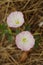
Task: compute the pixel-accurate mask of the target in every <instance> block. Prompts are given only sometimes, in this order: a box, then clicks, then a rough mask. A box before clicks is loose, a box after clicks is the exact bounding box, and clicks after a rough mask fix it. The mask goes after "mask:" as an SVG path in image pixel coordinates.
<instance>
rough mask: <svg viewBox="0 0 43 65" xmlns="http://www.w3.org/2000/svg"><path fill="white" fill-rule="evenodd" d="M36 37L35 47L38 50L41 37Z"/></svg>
mask: <svg viewBox="0 0 43 65" xmlns="http://www.w3.org/2000/svg"><path fill="white" fill-rule="evenodd" d="M34 37H35V46H34V47H35V48H38V46H39V43H40V41H41V38H40V35H35V36H34Z"/></svg>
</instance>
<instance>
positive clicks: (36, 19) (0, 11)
mask: <svg viewBox="0 0 43 65" xmlns="http://www.w3.org/2000/svg"><path fill="white" fill-rule="evenodd" d="M14 11H21V12H22V13H23V14H24V18H25V23H24V24H23V26H21V27H19V28H17V29H11V28H9V27H8V25H7V24H6V19H7V17H8V15H9V14H10V13H11V12H14ZM42 21H43V0H0V65H43V26H41V27H39V23H40V22H42ZM24 30H25V31H26V30H27V31H30V32H31V33H32V34H35V33H39V34H38V35H36V34H35V35H34V38H35V40H37V41H36V45H35V47H34V48H33V50H32V51H31V52H30V53H29V54H28V55H27V54H26V53H24V52H22V51H21V50H20V49H18V48H17V46H16V45H15V36H16V35H17V34H18V33H19V32H21V31H24ZM22 53H24V54H25V57H26V58H24V55H23V54H22ZM22 55H23V56H22ZM20 57H22V58H23V59H24V60H25V61H24V60H23V61H24V62H20V60H21V59H20Z"/></svg>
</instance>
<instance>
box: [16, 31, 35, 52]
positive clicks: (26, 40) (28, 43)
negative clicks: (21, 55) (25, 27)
mask: <svg viewBox="0 0 43 65" xmlns="http://www.w3.org/2000/svg"><path fill="white" fill-rule="evenodd" d="M34 44H35V39H34V37H33V35H32V34H31V33H30V32H28V31H23V32H21V33H19V34H18V35H17V36H16V45H17V47H18V48H19V49H21V50H22V51H29V50H30V49H31V48H33V46H34Z"/></svg>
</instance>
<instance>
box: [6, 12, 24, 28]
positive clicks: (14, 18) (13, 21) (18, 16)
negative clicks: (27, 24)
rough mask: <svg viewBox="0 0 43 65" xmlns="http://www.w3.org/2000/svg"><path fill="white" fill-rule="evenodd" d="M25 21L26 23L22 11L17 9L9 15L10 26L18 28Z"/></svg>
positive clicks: (8, 22)
mask: <svg viewBox="0 0 43 65" xmlns="http://www.w3.org/2000/svg"><path fill="white" fill-rule="evenodd" d="M23 23H24V16H23V13H22V12H19V11H15V12H12V13H11V14H10V15H9V16H8V17H7V24H8V26H9V27H13V28H17V27H20V26H22V25H23Z"/></svg>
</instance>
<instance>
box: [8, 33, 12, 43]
mask: <svg viewBox="0 0 43 65" xmlns="http://www.w3.org/2000/svg"><path fill="white" fill-rule="evenodd" d="M7 40H8V42H12V41H13V36H12V35H10V34H8V35H7Z"/></svg>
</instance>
